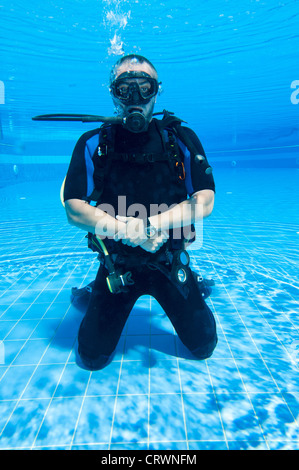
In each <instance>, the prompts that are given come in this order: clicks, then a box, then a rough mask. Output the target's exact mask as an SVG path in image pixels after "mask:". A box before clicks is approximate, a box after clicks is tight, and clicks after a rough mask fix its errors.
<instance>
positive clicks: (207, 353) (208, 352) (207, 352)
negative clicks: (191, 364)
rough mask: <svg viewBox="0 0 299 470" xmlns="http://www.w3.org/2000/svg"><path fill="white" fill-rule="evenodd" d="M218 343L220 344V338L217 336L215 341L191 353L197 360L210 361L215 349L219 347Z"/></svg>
mask: <svg viewBox="0 0 299 470" xmlns="http://www.w3.org/2000/svg"><path fill="white" fill-rule="evenodd" d="M217 342H218V338H217V335H215V337H214V338H213V340H212V341H210V342H209V343H208V344H206V345H204V346H199V347H197V348H195V349H193V350H192V351H191V352H192V354H193V356H195V357H196V359H200V360H203V359H208V358H209V357H211V356H212V354H213V352H214V349H215V348H216V346H217Z"/></svg>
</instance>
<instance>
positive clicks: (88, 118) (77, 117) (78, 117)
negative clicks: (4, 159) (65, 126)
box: [32, 114, 123, 124]
mask: <svg viewBox="0 0 299 470" xmlns="http://www.w3.org/2000/svg"><path fill="white" fill-rule="evenodd" d="M32 120H33V121H81V122H109V123H111V124H122V122H123V118H121V117H120V116H96V115H92V114H41V115H40V116H35V117H33V118H32Z"/></svg>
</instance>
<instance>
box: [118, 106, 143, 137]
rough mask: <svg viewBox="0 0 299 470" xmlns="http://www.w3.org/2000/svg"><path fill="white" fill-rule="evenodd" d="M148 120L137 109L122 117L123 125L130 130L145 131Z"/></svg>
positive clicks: (135, 131)
mask: <svg viewBox="0 0 299 470" xmlns="http://www.w3.org/2000/svg"><path fill="white" fill-rule="evenodd" d="M148 124H149V123H148V121H147V119H146V118H145V116H144V115H143V114H142V113H140V112H139V111H134V112H132V113H130V114H128V115H127V116H125V117H124V119H123V124H122V125H123V127H124V128H125V129H127V130H128V131H130V132H134V133H136V134H137V133H139V132H145V131H147V128H148Z"/></svg>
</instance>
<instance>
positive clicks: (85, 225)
mask: <svg viewBox="0 0 299 470" xmlns="http://www.w3.org/2000/svg"><path fill="white" fill-rule="evenodd" d="M65 211H66V215H67V218H68V222H69V223H70V224H71V225H75V226H76V227H79V228H81V229H82V230H86V231H87V232H91V233H96V234H97V235H101V236H107V237H113V236H114V235H115V234H116V233H117V232H118V231H119V230H120V229H121V228H122V227H123V226H125V224H124V223H123V222H120V221H118V220H116V219H115V218H114V217H112V216H111V215H109V214H107V213H106V212H104V211H102V210H101V209H99V208H98V207H94V206H90V205H89V204H88V203H87V202H86V201H82V200H81V199H68V200H67V201H65Z"/></svg>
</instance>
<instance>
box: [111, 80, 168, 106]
mask: <svg viewBox="0 0 299 470" xmlns="http://www.w3.org/2000/svg"><path fill="white" fill-rule="evenodd" d="M158 87H159V86H158V83H157V80H155V79H154V78H140V79H117V80H115V81H114V82H113V83H112V85H111V91H112V93H113V95H114V96H115V98H117V99H119V100H121V101H125V102H127V103H129V102H130V101H131V100H132V97H134V101H136V93H137V94H139V96H140V99H141V101H142V100H150V99H151V98H153V97H154V96H155V95H156V94H157V93H158Z"/></svg>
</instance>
